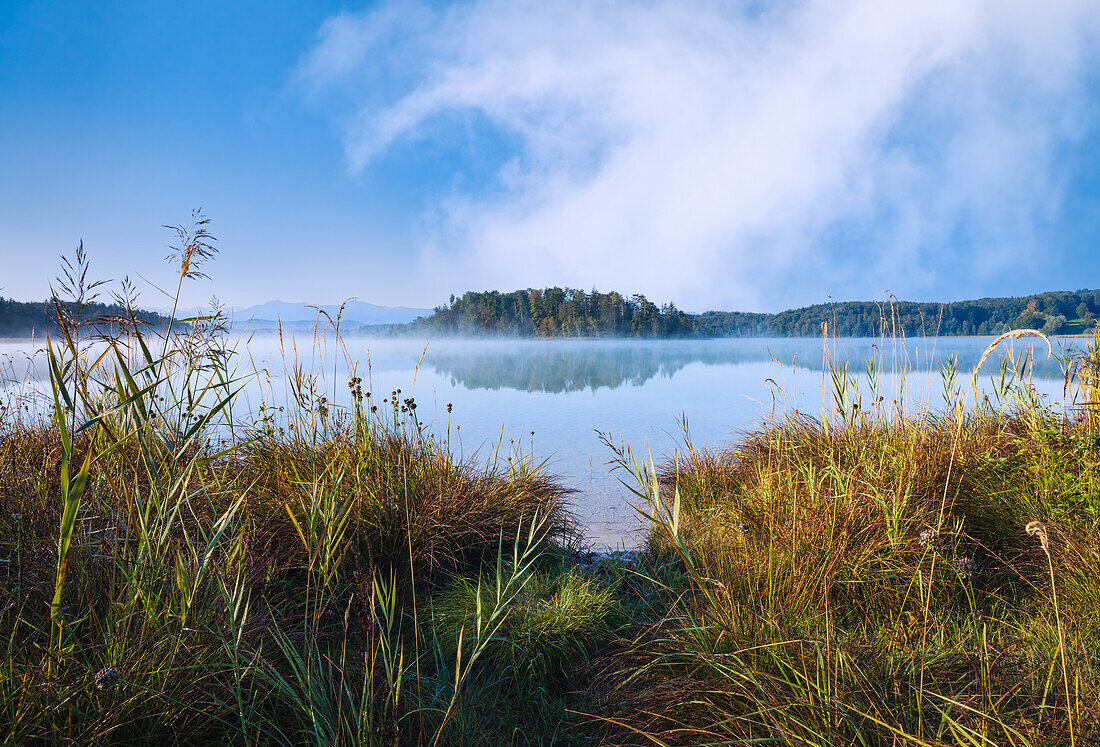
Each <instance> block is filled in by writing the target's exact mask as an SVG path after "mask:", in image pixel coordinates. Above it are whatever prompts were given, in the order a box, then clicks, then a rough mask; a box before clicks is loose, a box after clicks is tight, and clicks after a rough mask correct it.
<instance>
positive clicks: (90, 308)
mask: <svg viewBox="0 0 1100 747" xmlns="http://www.w3.org/2000/svg"><path fill="white" fill-rule="evenodd" d="M59 303H61V307H62V311H63V313H66V314H77V313H79V315H80V317H81V319H82V320H83V321H85V322H87V323H89V324H91V325H93V326H100V327H102V326H104V325H112V324H113V325H118V324H122V323H124V320H126V319H128V312H127V310H126V309H125V308H124V307H122V306H121V305H119V304H117V303H86V304H83V305H82V306H81V308H80V309H79V311H78V309H77V307H76V304H73V303H70V302H59ZM134 317H135V318H136V319H137V320H138V321H139V322H143V323H145V324H152V325H158V326H163V325H165V324H167V323H168V317H166V316H164V315H161V314H157V313H155V312H152V311H141V310H134ZM56 329H57V306H56V305H55V302H54V301H53V300H47V301H15V300H13V299H11V298H4V297H3V296H0V337H30V336H31V335H41V334H44V333H45V332H46V331H50V332H53V331H54V330H56Z"/></svg>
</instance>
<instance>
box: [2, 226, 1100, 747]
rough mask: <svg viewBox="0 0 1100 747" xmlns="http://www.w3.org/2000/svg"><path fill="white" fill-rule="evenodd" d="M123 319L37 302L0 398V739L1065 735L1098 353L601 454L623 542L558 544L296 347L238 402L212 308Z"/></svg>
mask: <svg viewBox="0 0 1100 747" xmlns="http://www.w3.org/2000/svg"><path fill="white" fill-rule="evenodd" d="M204 226H205V223H202V222H199V223H197V224H196V227H194V228H191V229H186V228H181V229H179V231H178V235H179V238H180V244H179V247H178V253H177V255H176V256H177V259H178V261H179V263H180V264H179V267H180V280H181V283H182V282H183V281H184V280H185V279H187V276H188V275H189V274H194V273H195V272H198V268H199V267H200V266H201V262H202V260H204V259H208V258H209V256H210V254H211V253H212V252H211V250H210V247H211V246H212V245H211V243H210V242H211V241H212V238H211V237H209V235H208V234H206V233H205V228H204ZM70 269H71V270H72V271H73V272H72V275H71V277H70V280H72V282H71V283H69V285H70V290H71V291H72V295H73V296H75V297H77V300H83V301H87V300H88V297H89V296H90V295H91V293H92V291H94V285H93V286H85V285H84V283H83V278H84V272H83V270H82V261H81V260H80V259H78V262H77V263H76V265H75V268H74V267H70ZM80 305H81V304H80V303H77V304H75V305H74V306H75V308H79V307H80ZM119 321H120V322H126V321H127V320H119ZM133 321H134V320H133V319H130V320H129V322H131V324H130V325H129V331H128V333H126V334H123V335H121V336H115V337H114V338H112V339H110V340H108V341H107V342H106V343H101V344H100V345H99V346H98V347H92V348H88V347H87V346H86V345H85V342H84V340H86V339H87V335H88V330H87V329H85V328H84V326H83V325H82V323H81V321H80V319H79V318H78V317H76V316H74V317H72V318H69V319H67V320H66V321H65V322H64V323H63V324H62V325H61V327H60V329H61V331H62V334H61V336H60V337H58V338H56V339H54V340H52V341H51V354H50V355H51V361H52V363H51V391H52V392H53V400H52V410H51V416H50V417H49V419H46V420H36V419H33V418H31V417H29V416H28V415H26V411H25V410H21V409H18V408H13V409H7V410H3V411H0V647H2V651H0V735H2V737H3V739H4V740H5V742H10V743H16V744H18V743H45V744H93V743H94V744H139V743H150V742H163V741H168V742H171V743H225V744H248V745H252V744H257V745H267V744H292V745H307V744H315V745H329V744H349V745H350V744H511V743H515V744H552V743H554V744H557V743H561V744H666V745H673V744H684V745H688V744H692V745H694V744H790V745H836V744H864V745H879V744H884V745H885V744H889V745H900V744H913V745H941V744H942V745H946V744H964V745H993V744H997V745H1009V744H1011V745H1062V744H1065V745H1087V744H1095V743H1097V742H1098V741H1100V733H1098V732H1097V726H1096V724H1097V723H1100V418H1098V417H1097V413H1096V411H1095V407H1096V402H1097V379H1098V376H1097V374H1098V366H1097V362H1098V360H1100V354H1098V348H1100V345H1096V344H1095V343H1094V346H1093V347H1092V348H1091V349H1090V352H1089V354H1087V355H1085V356H1082V357H1079V358H1077V359H1074V360H1066V361H1063V363H1064V365H1065V368H1066V370H1067V381H1068V385H1069V387H1070V395H1071V396H1070V398H1069V401H1070V402H1071V403H1075V404H1073V405H1072V406H1066V407H1058V406H1055V405H1054V404H1052V403H1048V402H1044V401H1042V400H1041V399H1040V398H1038V397H1037V395H1036V394H1035V392H1034V390H1033V389H1032V388H1031V387H1030V385H1029V383H1028V381H1027V378H1026V376H1024V375H1023V372H1024V371H1025V370H1026V363H1027V362H1026V361H1020V362H1019V364H1020V365H1019V367H1016V368H1014V367H1012V366H1006V367H1004V368H1002V370H1001V372H1000V378H999V379H997V380H996V381H994V387H993V388H994V389H995V390H996V396H994V397H993V398H992V399H991V400H990V399H986V400H983V401H973V402H970V403H965V402H963V401H962V400H961V399H960V397H959V394H958V390H957V387H956V384H955V382H956V379H957V372H954V371H951V370H948V369H945V370H944V389H945V400H946V401H947V402H948V403H949V406H948V407H947V408H946V409H945V411H944V412H941V413H938V414H937V413H933V412H926V411H919V412H913V413H907V414H906V413H899V412H896V411H895V410H894V409H893V405H892V404H891V405H886V404H883V403H884V402H885V401H886V398H885V397H880V396H879V393H878V392H876V391H872V392H871V396H870V397H869V398H868V399H869V400H870V401H871V405H870V406H869V407H865V406H863V405H862V404H861V400H860V393H859V392H858V391H854V390H853V389H852V384H851V382H850V381H849V379H848V377H847V375H846V372H844V371H843V370H840V371H834V376H833V386H834V391H833V397H834V399H835V403H836V412H835V413H827V414H826V416H825V417H822V418H821V419H820V420H816V419H811V418H809V417H806V416H804V415H798V414H794V413H792V414H790V415H789V416H788V417H787V418H786V419H784V420H780V421H778V422H776V423H774V424H771V425H769V426H766V427H764V428H762V429H760V430H758V431H756V432H752V433H747V434H744V435H743V436H742V437H741V438H740V439H738V440H737V441H736V442H735V443H733V444H730V445H728V446H725V447H723V448H720V449H713V450H708V449H698V448H695V447H694V446H693V445H691V444H690V442H688V443H685V445H684V448H683V449H682V450H681V452H680V453H679V454H678V455H675V456H674V457H673V458H670V459H669V460H668V461H667V462H666V463H665V464H663V465H661V466H659V467H656V468H654V467H651V466H644V465H639V464H638V463H637V462H635V461H634V459H633V455H632V454H631V453H629V452H627V451H621V450H617V451H616V452H615V453H614V456H615V458H616V459H617V460H618V462H619V466H620V467H621V468H622V469H624V470H626V471H627V472H628V473H630V475H632V476H630V475H624V478H625V479H626V480H627V481H628V482H630V483H632V484H634V485H635V487H636V491H637V496H638V500H639V508H640V510H642V511H643V513H644V514H645V515H646V516H647V517H648V519H647V520H648V523H649V530H648V534H647V536H646V538H645V541H644V544H643V553H642V554H641V557H640V559H639V560H638V561H637V562H627V561H624V560H622V559H615V558H605V559H603V560H600V561H599V562H591V558H588V557H587V556H586V554H585V553H583V552H582V551H583V550H584V547H583V538H582V537H581V536H580V534H579V531H578V528H577V526H576V522H575V519H574V517H573V516H572V515H571V514H570V512H569V510H568V505H567V500H568V498H569V494H570V491H569V490H568V489H567V488H566V487H564V486H563V485H562V483H561V482H560V481H558V480H557V479H556V478H555V477H554V476H552V475H548V474H546V473H544V472H543V471H542V470H541V469H540V468H538V467H537V465H535V464H534V463H533V456H532V455H527V456H524V455H522V454H520V453H519V452H518V451H517V452H516V453H515V454H513V459H512V460H511V461H509V462H507V466H503V467H497V466H495V463H490V464H488V465H476V464H470V463H461V462H458V461H456V460H455V459H454V458H453V457H452V456H451V454H450V452H449V450H448V449H447V447H446V444H445V443H440V442H439V440H438V439H437V438H435V437H434V436H432V435H431V434H428V433H426V432H425V430H424V429H423V428H422V427H421V425H420V424H419V422H418V421H417V418H416V408H415V406H414V405H415V402H413V401H412V400H411V399H409V398H402V397H401V395H400V393H399V392H396V391H395V392H392V393H390V394H389V395H387V396H386V397H384V401H382V402H379V401H378V398H377V397H374V396H371V395H369V394H366V393H364V392H363V391H362V387H361V382H360V381H359V380H358V379H357V378H356V377H355V376H354V373H353V374H352V376H351V381H349V382H347V383H346V385H347V386H348V387H349V389H350V393H351V401H352V406H351V407H350V408H348V409H347V410H339V409H337V408H334V407H332V406H331V405H330V404H329V399H328V396H329V395H328V394H322V392H331V388H330V387H331V386H332V383H331V382H328V383H326V382H325V381H323V380H322V379H320V378H318V377H313V376H311V375H307V374H306V373H304V370H303V368H301V367H299V366H297V365H296V364H292V365H290V366H289V373H288V378H289V379H290V381H291V386H290V390H289V394H288V395H287V397H286V401H285V402H281V403H279V407H278V408H273V407H272V406H271V404H270V403H268V404H265V406H264V408H263V410H262V411H261V412H260V413H259V414H258V418H257V419H256V420H255V421H248V420H246V419H243V418H240V417H237V416H236V415H234V413H233V409H234V403H235V393H236V392H237V391H238V390H239V388H240V386H241V384H242V382H243V379H244V377H243V376H242V375H240V374H238V372H237V371H235V370H234V369H233V368H232V366H231V365H230V363H229V361H230V360H231V358H230V356H227V355H226V354H225V353H224V352H223V351H224V348H225V341H226V339H227V338H226V331H225V330H224V329H222V328H221V327H220V326H219V322H218V320H217V319H216V318H210V319H206V318H202V319H195V320H192V321H191V322H190V326H189V327H186V328H183V327H176V328H174V329H171V330H152V329H143V328H142V327H141V326H140V325H136V324H132V322H133ZM328 322H329V323H330V326H331V332H332V333H333V334H334V335H335V337H336V343H337V347H339V320H338V319H333V320H328ZM114 328H115V329H120V328H126V325H125V324H116V325H115V327H114ZM352 370H354V369H352ZM868 378H869V380H876V377H875V376H874V375H873V372H871V371H869V377H868ZM995 378H996V377H995ZM338 385H339V386H343V385H344V383H343V382H340V383H339V384H338ZM863 394H864V395H866V394H867V393H866V392H864V393H863ZM334 398H335V397H334ZM853 403H854V406H853ZM609 445H610V442H609ZM582 560H585V561H587V562H582Z"/></svg>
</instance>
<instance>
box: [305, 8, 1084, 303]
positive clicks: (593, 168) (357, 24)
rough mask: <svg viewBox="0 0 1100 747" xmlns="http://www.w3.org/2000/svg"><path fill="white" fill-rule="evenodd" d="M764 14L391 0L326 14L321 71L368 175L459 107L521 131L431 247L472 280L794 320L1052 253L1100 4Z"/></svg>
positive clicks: (433, 254)
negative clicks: (436, 6) (619, 294)
mask: <svg viewBox="0 0 1100 747" xmlns="http://www.w3.org/2000/svg"><path fill="white" fill-rule="evenodd" d="M762 7H763V10H761V8H760V7H758V6H755V5H747V4H732V3H721V2H685V1H684V0H674V1H672V2H661V1H656V2H645V3H624V2H615V3H611V2H606V3H601V2H595V3H575V2H552V1H549V0H542V1H538V2H520V1H518V0H509V1H494V0H480V1H475V2H470V3H462V4H459V5H454V6H451V7H450V8H448V9H445V10H440V11H432V10H429V9H427V8H425V7H423V6H419V5H412V4H409V3H401V4H391V5H383V6H381V8H379V9H375V10H372V11H369V12H365V13H361V14H344V15H339V16H336V17H334V18H332V19H330V20H328V21H327V22H326V23H325V24H324V26H323V27H322V29H321V33H320V39H319V42H318V44H317V46H316V47H315V48H314V49H313V50H312V52H311V53H310V54H309V55H308V57H307V58H306V59H304V60H303V62H302V65H301V67H300V70H299V79H300V80H301V81H302V83H303V84H304V85H305V86H306V87H307V88H308V90H310V91H311V92H313V93H316V94H319V93H323V92H326V91H336V92H337V93H338V94H339V96H341V97H343V99H344V100H346V101H349V102H351V103H352V105H353V107H354V113H353V114H352V115H351V116H349V117H348V118H347V120H346V121H347V125H346V140H345V146H346V150H347V156H348V159H349V163H350V164H351V165H352V167H353V168H355V169H362V168H367V167H369V165H370V164H371V163H372V162H373V161H374V160H375V159H377V158H379V157H380V156H382V155H383V154H385V153H387V152H388V151H390V150H391V149H392V148H393V147H394V146H395V145H397V144H400V143H404V142H411V141H416V140H417V139H420V138H430V137H433V136H434V135H435V134H437V133H438V132H439V131H440V128H441V127H445V124H446V123H447V122H450V121H451V120H449V119H447V117H448V116H449V115H453V114H456V113H457V114H464V113H474V114H476V115H477V116H479V117H483V118H485V119H487V120H488V121H490V122H492V123H494V125H495V126H497V127H499V128H501V129H503V130H504V131H506V132H508V133H510V134H511V135H512V136H514V137H515V138H517V139H518V142H519V143H520V144H521V148H520V152H519V154H518V155H516V157H515V158H512V159H510V160H509V161H508V162H507V163H506V164H504V166H503V167H502V168H501V171H500V174H499V185H498V187H499V188H498V189H495V190H492V191H490V192H488V193H484V192H481V193H471V192H458V193H456V194H454V195H452V196H451V197H450V199H449V200H448V201H447V202H446V205H445V207H446V210H445V213H444V216H443V219H442V220H441V221H440V222H439V224H438V225H437V226H436V227H435V229H434V230H433V231H432V234H431V235H430V236H427V237H425V242H424V246H423V248H422V252H423V257H424V263H425V266H428V267H433V268H436V270H437V271H438V273H439V276H440V277H444V278H446V281H447V283H448V284H450V285H451V286H452V287H458V288H465V287H499V288H512V287H523V286H527V285H542V284H545V283H566V284H572V285H579V286H590V285H593V284H595V285H597V286H598V287H601V288H613V287H614V288H622V289H626V290H635V289H636V290H641V291H644V292H646V293H648V294H650V295H652V296H655V297H657V298H675V299H677V300H678V301H679V302H680V303H681V304H682V305H685V306H687V307H688V308H701V307H703V306H727V307H754V308H776V307H780V306H785V305H788V304H790V303H797V302H800V301H809V300H819V299H820V297H821V295H822V294H823V293H824V292H832V293H833V294H834V295H838V294H839V295H844V294H848V295H863V296H866V295H868V294H874V295H879V296H881V294H882V292H883V291H885V290H886V289H887V288H890V289H892V290H896V291H899V292H902V293H921V292H922V291H923V292H927V291H928V289H930V288H936V287H940V288H942V287H946V286H948V285H950V282H951V281H953V277H951V276H953V275H957V274H959V273H979V274H980V273H987V274H994V275H995V274H996V273H998V272H1001V271H1003V270H1004V269H1005V267H1006V264H1005V263H1006V262H1008V261H1009V260H1010V259H1012V261H1019V260H1018V258H1019V257H1021V256H1023V255H1024V251H1026V250H1027V249H1028V248H1032V247H1033V246H1034V244H1035V242H1036V241H1037V239H1036V235H1037V232H1041V228H1042V226H1043V225H1045V223H1046V222H1047V221H1048V220H1049V218H1050V215H1051V214H1052V213H1056V212H1057V210H1058V206H1059V199H1058V188H1059V173H1058V168H1057V163H1056V160H1057V159H1056V158H1055V155H1056V152H1057V148H1058V147H1059V145H1060V144H1061V143H1063V142H1064V141H1066V140H1072V139H1073V138H1075V137H1080V136H1081V135H1082V133H1083V131H1084V130H1085V129H1086V128H1087V127H1088V125H1089V123H1090V122H1091V119H1090V118H1091V112H1089V111H1088V110H1087V109H1086V107H1085V104H1086V101H1087V99H1086V97H1085V92H1084V86H1085V83H1084V80H1083V79H1084V77H1085V73H1086V72H1087V69H1086V67H1087V63H1088V61H1089V59H1090V58H1089V55H1090V54H1091V48H1092V46H1093V45H1094V44H1095V42H1096V40H1097V32H1098V31H1100V6H1097V5H1096V4H1095V3H1092V2H1068V1H1067V2H1052V3H1034V2H1029V1H1027V0H1023V1H1020V2H1014V1H1013V0H985V1H984V2H983V1H982V0H972V1H969V2H958V0H951V1H946V0H923V1H914V2H900V1H899V2H882V1H881V0H848V1H847V2H833V1H828V0H820V1H816V2H815V1H811V2H801V3H777V4H763V6H762ZM441 123H443V124H441ZM475 144H476V143H471V147H472V146H473V145H475ZM838 226H839V227H844V228H845V230H846V231H848V232H850V233H852V234H854V235H856V236H858V237H859V240H858V241H853V243H852V244H851V247H850V253H849V246H848V245H847V244H846V243H845V241H843V240H835V239H831V238H830V236H832V235H833V234H834V233H835V232H836V231H837V227H838ZM960 226H961V227H962V229H960ZM960 230H962V231H963V232H964V233H965V234H966V235H965V237H964V238H960ZM964 239H965V240H964ZM444 247H445V249H444ZM1021 250H1024V251H1021ZM1013 258H1015V259H1013ZM945 273H949V274H950V275H951V276H949V277H945ZM456 284H457V286H456ZM810 292H813V293H816V294H817V295H815V296H813V297H812V298H811V297H807V293H810Z"/></svg>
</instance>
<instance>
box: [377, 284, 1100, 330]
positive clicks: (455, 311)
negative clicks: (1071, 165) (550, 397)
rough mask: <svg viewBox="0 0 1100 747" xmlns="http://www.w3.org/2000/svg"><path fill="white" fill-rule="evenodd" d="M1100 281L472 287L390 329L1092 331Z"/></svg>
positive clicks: (1098, 307) (1099, 300)
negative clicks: (770, 302) (830, 290)
mask: <svg viewBox="0 0 1100 747" xmlns="http://www.w3.org/2000/svg"><path fill="white" fill-rule="evenodd" d="M1098 315H1100V290H1081V291H1076V292H1073V293H1069V292H1054V293H1042V294H1039V295H1036V296H1025V297H1021V298H982V299H978V300H973V301H955V302H952V303H916V302H912V301H896V302H893V303H885V302H884V303H878V302H870V301H846V302H838V303H829V304H818V305H816V306H807V307H805V308H801V309H791V310H789V311H782V312H780V313H778V314H758V313H748V312H739V311H708V312H706V313H703V314H689V313H686V312H684V311H681V310H680V309H678V308H676V306H674V305H673V304H665V305H663V306H657V305H656V304H654V303H652V302H651V301H649V300H648V299H646V297H645V296H641V295H632V296H624V295H622V294H620V293H615V292H611V293H600V292H598V291H595V290H593V291H590V292H586V291H582V290H575V289H571V288H545V289H543V290H534V289H530V288H529V289H527V290H519V291H513V292H511V293H501V292H499V291H485V292H480V293H477V292H469V293H466V294H464V295H463V296H461V297H459V298H455V297H454V296H451V300H450V303H449V304H447V305H445V306H440V307H437V308H436V309H435V311H434V313H433V314H431V315H430V316H426V317H423V318H421V319H418V320H417V321H415V322H411V323H409V324H406V325H399V326H397V327H394V328H393V329H394V331H395V332H409V333H428V334H436V335H454V336H465V335H490V336H509V337H652V338H659V337H800V336H818V335H821V334H822V325H823V324H825V323H826V322H828V325H829V334H834V335H840V336H849V337H856V336H861V337H862V336H877V335H881V334H883V333H885V334H905V335H906V336H917V335H996V334H1000V333H1002V332H1006V331H1009V330H1012V329H1021V328H1030V329H1041V330H1043V331H1044V332H1047V333H1049V334H1070V333H1081V332H1086V331H1090V330H1092V329H1093V328H1095V327H1096V324H1097V321H1096V319H1097V316H1098Z"/></svg>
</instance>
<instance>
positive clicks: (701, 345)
mask: <svg viewBox="0 0 1100 747" xmlns="http://www.w3.org/2000/svg"><path fill="white" fill-rule="evenodd" d="M991 340H992V338H985V337H982V338H951V339H939V340H934V339H917V340H910V341H907V342H906V343H905V344H904V345H893V344H891V343H889V342H888V343H886V344H883V343H882V342H880V341H875V340H868V339H845V340H839V341H836V342H832V343H829V344H828V346H826V345H824V344H823V343H822V341H820V340H807V339H786V340H710V341H698V342H691V341H672V342H659V341H654V342H626V341H616V342H605V341H600V342H589V341H578V342H559V341H541V342H497V341H493V342H476V343H460V344H456V343H454V342H450V341H448V342H444V343H439V344H436V345H434V346H429V352H428V354H427V355H426V357H425V363H426V364H427V365H430V366H431V367H432V369H433V370H434V371H435V372H436V373H438V374H440V375H441V376H443V377H445V378H449V380H450V383H451V385H452V386H462V387H464V388H466V389H487V390H498V389H515V390H518V391H522V392H548V393H552V394H561V393H566V392H578V391H585V390H590V391H597V390H599V389H605V388H606V389H617V388H619V387H623V386H642V385H644V384H645V383H646V382H648V381H650V380H651V379H653V378H656V377H661V378H671V377H672V376H673V375H675V374H676V373H677V372H679V371H680V370H682V369H683V368H684V367H685V366H687V365H689V364H693V363H698V364H702V365H705V366H722V365H744V364H750V363H768V362H774V363H777V364H779V365H782V366H785V367H792V366H793V367H795V368H797V369H801V370H806V371H817V372H821V371H824V370H825V365H826V362H827V361H828V362H829V363H830V364H836V363H838V362H839V364H841V365H844V364H847V365H848V367H849V369H850V370H851V371H852V372H853V373H854V372H856V371H862V370H864V369H865V367H866V365H867V361H868V360H874V361H875V364H876V365H877V366H878V367H879V370H880V371H882V372H884V373H889V372H891V371H896V370H902V369H904V370H906V371H909V372H914V371H916V372H919V371H928V370H930V369H938V367H939V366H940V365H941V364H944V363H946V362H947V361H948V360H949V359H953V360H954V362H955V366H956V367H957V369H958V370H959V371H960V373H963V374H965V373H966V372H969V371H971V370H973V368H974V367H975V366H977V364H978V361H979V359H980V357H981V354H982V352H983V351H984V350H985V348H986V346H988V344H989V343H990V342H991ZM1063 345H1064V344H1063ZM1056 352H1061V353H1064V350H1056ZM1001 360H1006V361H1008V362H1010V363H1011V362H1016V363H1020V362H1025V361H1026V363H1027V364H1028V370H1029V371H1033V372H1034V375H1035V376H1036V377H1037V378H1041V379H1050V380H1057V379H1061V378H1062V369H1061V366H1060V364H1059V362H1058V361H1057V360H1056V359H1054V358H1050V357H1049V356H1048V355H1047V348H1046V345H1045V343H1043V342H1042V341H1038V347H1036V345H1035V344H1034V343H1032V342H1027V341H1024V342H1021V341H1016V342H1014V343H1006V344H1005V347H1004V352H1003V353H1002V355H1001V356H998V357H997V358H995V359H994V360H993V361H992V362H991V363H987V364H986V365H987V366H988V367H989V368H988V370H986V371H984V373H985V374H991V373H993V372H995V371H996V369H997V366H998V365H999V363H1000V361H1001Z"/></svg>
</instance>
